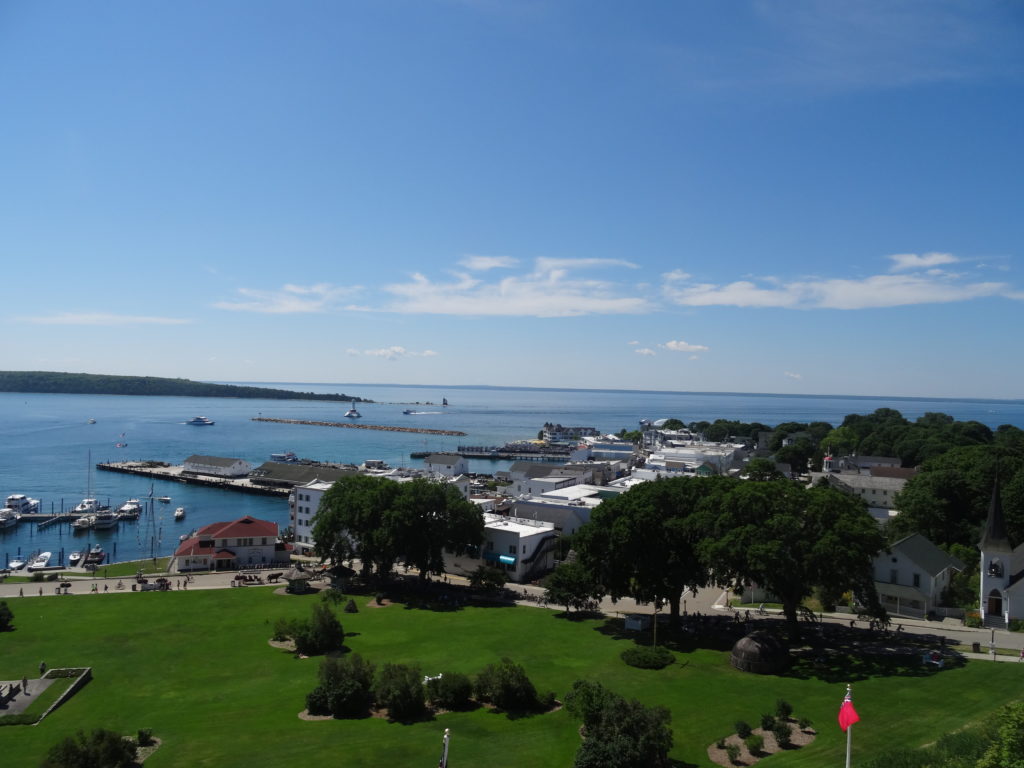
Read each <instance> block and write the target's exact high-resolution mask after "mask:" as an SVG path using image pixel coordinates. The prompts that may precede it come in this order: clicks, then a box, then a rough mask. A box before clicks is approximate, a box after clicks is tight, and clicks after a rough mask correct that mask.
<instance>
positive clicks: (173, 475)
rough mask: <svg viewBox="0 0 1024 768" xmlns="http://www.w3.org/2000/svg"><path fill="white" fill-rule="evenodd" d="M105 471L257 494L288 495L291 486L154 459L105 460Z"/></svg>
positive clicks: (102, 466) (100, 465)
mask: <svg viewBox="0 0 1024 768" xmlns="http://www.w3.org/2000/svg"><path fill="white" fill-rule="evenodd" d="M96 469H98V470H101V471H103V472H121V473H123V474H126V475H142V476H143V477H149V478H152V479H156V480H173V481H174V482H176V483H185V484H186V485H201V486H205V487H206V488H220V489H222V490H225V491H240V492H241V493H251V494H255V495H257V496H287V495H288V491H289V490H290V488H286V487H275V486H271V485H259V484H256V483H253V482H252V481H251V480H250V479H249V478H248V477H209V476H199V475H195V474H191V473H187V472H185V468H184V467H183V466H181V465H177V466H172V465H170V464H165V463H163V462H153V461H120V462H103V463H101V464H97V465H96Z"/></svg>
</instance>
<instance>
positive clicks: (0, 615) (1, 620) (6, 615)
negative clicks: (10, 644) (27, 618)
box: [0, 600, 14, 632]
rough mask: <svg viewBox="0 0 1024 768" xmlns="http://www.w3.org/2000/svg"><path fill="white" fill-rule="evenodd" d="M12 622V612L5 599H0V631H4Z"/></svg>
mask: <svg viewBox="0 0 1024 768" xmlns="http://www.w3.org/2000/svg"><path fill="white" fill-rule="evenodd" d="M13 623H14V612H13V611H12V610H11V609H10V608H8V607H7V601H6V600H2V601H0V632H6V631H7V630H9V629H10V628H11V627H12V625H13Z"/></svg>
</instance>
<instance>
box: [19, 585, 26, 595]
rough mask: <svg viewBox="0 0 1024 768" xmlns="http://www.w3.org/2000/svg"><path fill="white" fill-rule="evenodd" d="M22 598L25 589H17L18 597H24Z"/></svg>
mask: <svg viewBox="0 0 1024 768" xmlns="http://www.w3.org/2000/svg"><path fill="white" fill-rule="evenodd" d="M24 596H25V588H24V587H18V597H24Z"/></svg>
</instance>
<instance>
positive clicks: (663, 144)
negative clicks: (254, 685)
mask: <svg viewBox="0 0 1024 768" xmlns="http://www.w3.org/2000/svg"><path fill="white" fill-rule="evenodd" d="M1022 33H1024V5H1022V4H1020V3H1015V2H985V1H969V2H968V1H965V2H944V1H943V0H931V1H929V2H902V1H900V0H886V1H884V2H881V1H879V2H873V1H871V0H866V1H865V2H858V3H834V2H829V1H827V0H787V1H786V2H731V3H713V2H684V1H682V0H679V1H675V0H673V1H672V2H667V1H666V2H656V1H654V0H652V1H650V2H644V3H617V2H616V3H613V2H600V1H598V0H586V1H585V2H557V3H555V2H533V1H532V0H518V1H517V2H497V1H496V0H462V1H459V0H436V1H432V0H375V1H374V2H344V1H343V0H331V1H330V2H312V1H309V2H297V3H286V2H265V1H264V0H239V1H238V2H228V1H227V0H218V1H217V2H197V1H192V0H175V1H174V2H138V1H137V0H125V1H124V2H114V1H107V2H103V3H81V2H77V1H76V2H71V1H67V2H61V1H60V0H56V1H55V2H47V3H39V2H35V0H7V1H6V2H4V3H3V4H0V264H2V265H3V267H2V274H3V277H4V280H3V284H4V289H5V290H4V303H3V306H4V310H3V315H2V318H0V333H2V337H0V338H2V341H0V356H2V360H3V363H2V365H0V367H2V368H4V369H8V370H25V369H40V370H67V371H88V372H94V373H123V374H139V375H156V376H183V377H187V378H192V379H204V380H236V381H243V380H258V381H318V382H394V383H419V384H513V385H522V386H562V387H595V388H604V387H608V388H636V389H677V390H711V391H715V390H722V391H758V392H784V393H842V394H882V395H904V396H914V395H921V396H952V397H957V396H964V397H1012V398H1019V397H1024V391H1022V385H1021V382H1022V381H1024V356H1022V355H1021V347H1022V345H1021V342H1020V329H1021V326H1022V322H1021V321H1022V319H1024V276H1022V274H1021V272H1022V259H1024V252H1022V249H1024V210H1022V208H1024V195H1022V188H1021V187H1022V180H1024V158H1022V150H1021V147H1022V143H1024V142H1022V138H1021V137H1022V136H1024V88H1022V75H1024V44H1022V43H1024V34H1022Z"/></svg>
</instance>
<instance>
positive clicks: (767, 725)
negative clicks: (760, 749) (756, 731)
mask: <svg viewBox="0 0 1024 768" xmlns="http://www.w3.org/2000/svg"><path fill="white" fill-rule="evenodd" d="M774 727H775V716H774V715H761V730H763V731H770V730H771V729H772V728H774Z"/></svg>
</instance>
